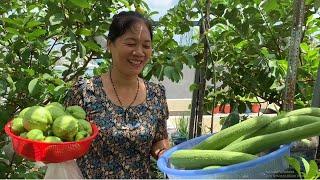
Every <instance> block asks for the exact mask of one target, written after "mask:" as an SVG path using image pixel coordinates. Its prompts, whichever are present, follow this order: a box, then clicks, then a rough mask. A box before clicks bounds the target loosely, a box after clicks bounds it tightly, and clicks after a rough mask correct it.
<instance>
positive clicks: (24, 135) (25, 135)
mask: <svg viewBox="0 0 320 180" xmlns="http://www.w3.org/2000/svg"><path fill="white" fill-rule="evenodd" d="M27 133H28V132H23V133H21V134H20V135H19V136H21V137H23V138H27Z"/></svg>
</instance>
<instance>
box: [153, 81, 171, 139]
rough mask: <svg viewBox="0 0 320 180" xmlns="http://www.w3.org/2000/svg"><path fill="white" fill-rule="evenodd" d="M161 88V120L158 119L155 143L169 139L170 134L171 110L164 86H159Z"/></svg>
mask: <svg viewBox="0 0 320 180" xmlns="http://www.w3.org/2000/svg"><path fill="white" fill-rule="evenodd" d="M159 88H160V97H159V100H160V104H161V105H160V106H161V108H160V116H159V117H160V118H159V119H158V123H157V127H156V134H155V138H154V140H153V142H154V143H155V142H158V141H161V140H163V139H167V138H168V132H167V120H168V118H169V110H168V104H167V98H166V92H165V88H164V86H163V85H159Z"/></svg>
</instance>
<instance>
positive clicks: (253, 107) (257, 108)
mask: <svg viewBox="0 0 320 180" xmlns="http://www.w3.org/2000/svg"><path fill="white" fill-rule="evenodd" d="M259 111H260V104H258V103H253V104H252V105H251V112H253V113H258V112H259Z"/></svg>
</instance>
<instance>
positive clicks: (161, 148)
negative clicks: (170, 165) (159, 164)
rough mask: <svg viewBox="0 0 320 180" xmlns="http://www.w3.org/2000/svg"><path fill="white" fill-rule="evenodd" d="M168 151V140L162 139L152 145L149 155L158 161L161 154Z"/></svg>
mask: <svg viewBox="0 0 320 180" xmlns="http://www.w3.org/2000/svg"><path fill="white" fill-rule="evenodd" d="M167 149H169V140H168V139H163V140H161V141H158V142H156V143H154V144H153V146H152V149H151V155H152V156H153V157H154V158H155V159H159V157H160V156H162V154H163V153H164V152H165V151H166V150H167Z"/></svg>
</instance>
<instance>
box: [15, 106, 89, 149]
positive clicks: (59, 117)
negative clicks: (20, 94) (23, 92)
mask: <svg viewBox="0 0 320 180" xmlns="http://www.w3.org/2000/svg"><path fill="white" fill-rule="evenodd" d="M85 119H86V112H85V111H84V109H83V108H82V107H80V106H68V107H64V106H63V105H62V104H60V103H58V102H52V103H49V104H47V105H45V106H31V107H27V108H25V109H23V110H22V111H20V113H19V114H18V115H17V116H16V117H14V119H13V120H12V125H11V131H12V132H13V133H14V134H15V135H18V136H21V137H23V138H27V139H30V140H37V141H43V142H55V143H57V142H70V141H80V140H83V139H85V138H87V137H89V136H91V134H92V127H91V124H90V123H89V122H88V121H86V120H85Z"/></svg>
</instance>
